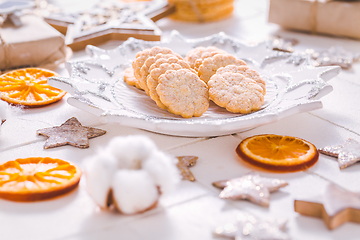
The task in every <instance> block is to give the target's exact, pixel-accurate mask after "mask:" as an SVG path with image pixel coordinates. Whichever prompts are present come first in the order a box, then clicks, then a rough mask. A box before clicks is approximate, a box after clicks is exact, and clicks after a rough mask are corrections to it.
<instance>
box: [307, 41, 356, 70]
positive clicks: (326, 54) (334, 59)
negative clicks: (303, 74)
mask: <svg viewBox="0 0 360 240" xmlns="http://www.w3.org/2000/svg"><path fill="white" fill-rule="evenodd" d="M306 52H307V53H309V54H310V56H311V58H312V59H314V60H315V61H314V66H316V67H317V66H333V65H338V66H340V67H341V68H343V69H348V68H351V66H352V64H353V62H355V61H357V59H358V57H359V55H358V54H355V53H352V52H348V51H346V50H345V49H344V48H343V47H341V46H333V47H331V48H329V49H328V50H325V51H319V52H317V51H315V50H313V49H307V50H306Z"/></svg>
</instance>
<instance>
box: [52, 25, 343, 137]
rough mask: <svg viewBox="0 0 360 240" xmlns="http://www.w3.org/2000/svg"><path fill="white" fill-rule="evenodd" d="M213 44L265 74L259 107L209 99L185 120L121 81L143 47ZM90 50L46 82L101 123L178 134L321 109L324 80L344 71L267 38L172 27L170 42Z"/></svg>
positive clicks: (225, 129) (232, 129)
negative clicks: (189, 33) (254, 41)
mask: <svg viewBox="0 0 360 240" xmlns="http://www.w3.org/2000/svg"><path fill="white" fill-rule="evenodd" d="M210 45H212V46H216V47H218V48H221V49H224V50H226V51H227V52H229V53H231V54H233V55H234V56H236V57H237V58H239V59H243V60H245V61H246V62H247V63H248V65H249V67H251V68H253V69H255V70H257V71H258V72H259V73H260V74H261V75H262V76H263V77H264V79H265V80H266V89H267V93H266V96H265V103H264V105H263V107H262V109H261V110H259V111H257V112H253V113H250V114H245V115H244V114H234V113H229V112H227V111H226V110H225V109H223V108H220V107H218V106H216V105H215V104H213V103H212V102H211V104H210V108H209V109H208V111H207V112H206V113H204V114H203V115H202V116H201V117H193V118H190V119H184V118H182V117H180V116H177V115H174V114H171V113H169V112H167V111H165V110H163V109H160V108H159V107H157V105H156V104H155V102H153V101H152V100H151V99H150V97H149V96H147V95H146V94H145V92H144V91H141V90H138V89H136V88H135V87H132V86H129V85H127V84H126V83H125V82H124V81H123V73H124V69H125V68H127V67H129V66H131V63H132V61H133V59H134V58H135V54H136V53H137V52H138V51H141V50H143V49H145V48H150V47H152V46H163V47H169V48H171V49H173V50H174V51H175V52H177V53H179V54H181V55H183V56H185V55H186V53H187V52H188V51H189V50H190V49H192V48H194V47H197V46H210ZM86 52H87V53H88V55H89V56H90V58H88V59H86V60H83V61H73V62H68V63H67V65H66V66H67V69H68V71H69V73H70V77H69V78H65V77H53V78H50V79H49V80H48V82H49V84H50V85H52V86H54V87H57V88H60V89H62V90H65V91H67V92H68V93H70V94H71V95H72V97H70V98H69V99H68V103H69V104H71V105H73V106H75V107H77V108H80V109H83V110H85V111H88V112H91V113H93V114H94V115H96V116H98V117H101V120H102V121H103V122H117V123H120V124H122V125H125V126H130V127H137V128H141V129H146V130H149V131H153V132H158V133H163V134H169V135H177V136H191V137H200V136H219V135H226V134H232V133H236V132H240V131H243V130H246V129H249V128H254V127H257V126H260V125H263V124H267V123H272V122H275V121H277V120H279V119H281V118H284V117H287V116H290V115H293V114H297V113H301V112H306V111H310V110H314V109H318V108H321V107H322V103H321V101H320V100H319V99H320V98H321V97H322V96H324V95H326V94H328V93H329V92H331V91H332V87H331V86H330V85H328V84H327V83H326V82H327V81H328V80H329V79H331V78H333V77H334V76H336V75H337V74H338V73H339V72H340V67H337V66H335V67H334V66H333V67H318V68H314V67H312V66H310V65H309V63H308V59H307V58H306V56H305V55H303V54H289V53H283V52H277V51H272V50H270V49H269V48H268V46H267V43H265V42H264V43H261V44H258V45H255V46H248V45H245V44H243V43H241V42H240V41H238V40H237V39H234V38H231V37H229V36H227V35H225V34H223V33H219V34H216V35H212V36H209V37H205V38H201V39H185V38H184V37H182V36H181V35H180V34H179V33H178V32H176V31H174V32H173V33H172V34H171V36H170V37H169V39H168V40H165V41H161V42H146V41H143V40H137V39H134V38H129V39H128V40H127V41H126V42H124V43H123V44H122V45H121V46H119V47H117V48H115V49H113V50H103V49H100V48H97V47H94V46H87V48H86Z"/></svg>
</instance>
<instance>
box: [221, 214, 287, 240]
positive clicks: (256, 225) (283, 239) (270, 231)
mask: <svg viewBox="0 0 360 240" xmlns="http://www.w3.org/2000/svg"><path fill="white" fill-rule="evenodd" d="M285 229H286V220H282V219H280V220H278V219H273V218H271V219H265V220H263V219H258V218H256V217H254V216H252V215H250V214H247V213H243V212H242V213H240V214H238V215H237V217H236V222H235V223H228V224H226V225H224V226H219V227H217V228H216V229H215V230H214V235H215V236H218V237H227V238H231V239H235V240H245V239H248V240H250V239H254V240H268V239H277V240H288V239H290V237H289V235H288V234H287V233H286V232H285Z"/></svg>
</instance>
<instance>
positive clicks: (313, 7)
mask: <svg viewBox="0 0 360 240" xmlns="http://www.w3.org/2000/svg"><path fill="white" fill-rule="evenodd" d="M317 9H318V0H314V1H313V4H312V5H311V20H310V24H311V30H310V31H311V33H312V34H315V33H316V31H317Z"/></svg>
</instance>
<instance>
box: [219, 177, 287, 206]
mask: <svg viewBox="0 0 360 240" xmlns="http://www.w3.org/2000/svg"><path fill="white" fill-rule="evenodd" d="M287 185H288V183H287V182H286V181H284V180H280V179H276V178H265V177H261V176H260V175H259V174H252V173H250V174H247V175H244V176H242V177H239V178H234V179H230V180H225V181H218V182H214V183H213V186H215V187H217V188H222V189H223V190H222V191H221V193H220V195H219V197H220V198H223V199H232V200H238V199H248V200H250V201H251V202H253V203H256V204H258V205H260V206H264V207H268V206H269V202H270V193H271V192H274V191H276V190H278V189H279V188H281V187H285V186H287Z"/></svg>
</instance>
